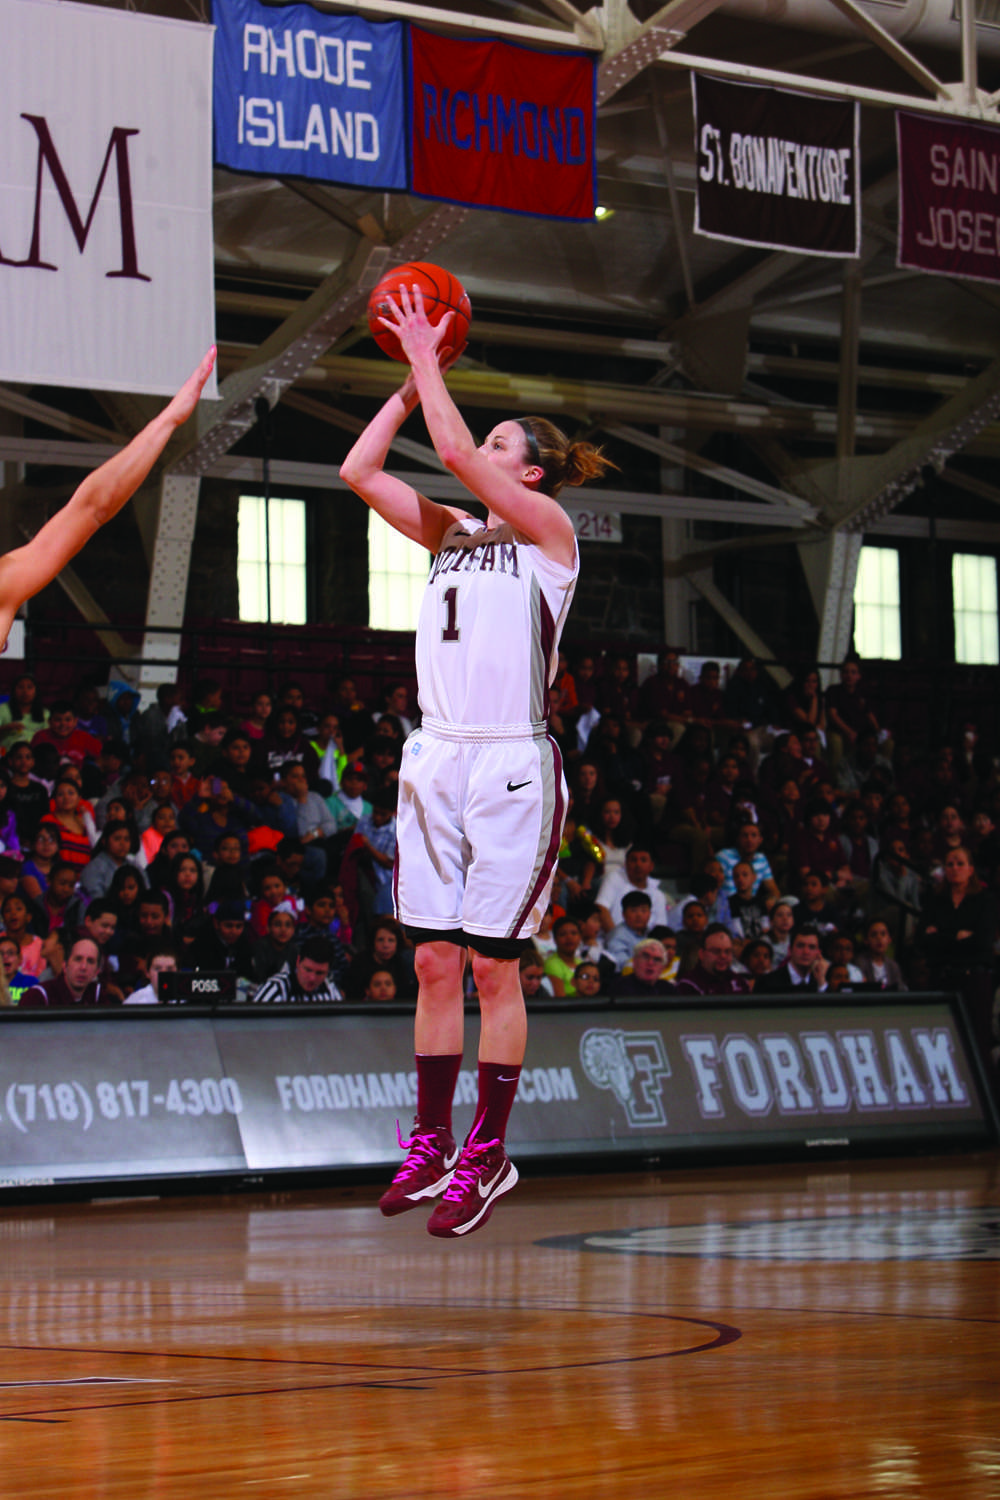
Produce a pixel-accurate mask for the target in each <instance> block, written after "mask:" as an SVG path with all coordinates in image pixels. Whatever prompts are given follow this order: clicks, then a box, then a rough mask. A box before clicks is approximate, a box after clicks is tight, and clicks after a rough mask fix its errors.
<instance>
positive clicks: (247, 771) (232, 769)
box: [205, 729, 260, 802]
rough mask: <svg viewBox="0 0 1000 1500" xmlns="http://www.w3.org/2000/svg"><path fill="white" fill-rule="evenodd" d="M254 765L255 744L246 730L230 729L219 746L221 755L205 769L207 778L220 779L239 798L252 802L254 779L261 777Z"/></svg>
mask: <svg viewBox="0 0 1000 1500" xmlns="http://www.w3.org/2000/svg"><path fill="white" fill-rule="evenodd" d="M259 774H260V773H259V771H258V770H257V767H256V766H255V765H254V764H253V744H252V741H251V739H250V736H249V735H248V734H247V732H246V730H244V729H229V730H227V731H226V735H225V738H224V739H223V741H222V744H221V745H220V746H219V754H218V755H217V756H216V758H215V759H214V760H212V761H210V762H209V764H208V765H207V766H206V767H205V777H206V778H213V777H218V778H219V780H221V781H224V782H226V784H227V785H228V786H229V787H231V788H232V790H233V792H234V793H235V795H236V796H237V797H243V798H245V799H246V801H248V802H249V801H250V799H251V794H252V791H253V782H254V777H255V776H257V775H259Z"/></svg>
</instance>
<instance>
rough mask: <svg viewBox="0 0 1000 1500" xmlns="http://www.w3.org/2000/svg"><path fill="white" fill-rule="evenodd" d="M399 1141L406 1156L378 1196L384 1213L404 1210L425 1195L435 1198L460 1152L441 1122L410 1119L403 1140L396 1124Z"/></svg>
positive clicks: (391, 1213)
mask: <svg viewBox="0 0 1000 1500" xmlns="http://www.w3.org/2000/svg"><path fill="white" fill-rule="evenodd" d="M396 1134H397V1136H398V1137H399V1144H400V1146H402V1148H403V1150H404V1151H406V1152H407V1157H406V1160H405V1161H404V1163H403V1165H402V1166H401V1167H400V1169H399V1171H398V1172H397V1173H396V1175H395V1177H394V1178H393V1179H392V1183H391V1185H390V1186H389V1187H388V1188H386V1190H385V1192H384V1193H383V1194H382V1196H381V1198H380V1199H379V1205H378V1206H379V1208H380V1209H381V1210H382V1212H383V1213H384V1214H386V1215H387V1216H390V1217H391V1215H393V1214H405V1213H406V1211H407V1209H409V1208H417V1207H418V1205H419V1204H421V1203H423V1202H424V1200H425V1199H427V1198H436V1197H437V1196H438V1194H439V1193H443V1192H444V1190H445V1188H447V1186H448V1184H449V1183H450V1182H451V1179H452V1177H453V1176H454V1173H455V1168H456V1166H457V1165H458V1160H459V1156H460V1155H461V1153H460V1151H459V1149H458V1147H457V1146H456V1144H455V1137H454V1136H453V1135H452V1133H451V1131H450V1130H446V1129H445V1127H444V1126H443V1125H421V1124H420V1122H419V1121H417V1120H415V1121H414V1122H413V1134H412V1135H411V1136H410V1139H409V1140H408V1141H404V1140H403V1136H402V1132H401V1131H400V1129H399V1126H398V1125H397V1126H396Z"/></svg>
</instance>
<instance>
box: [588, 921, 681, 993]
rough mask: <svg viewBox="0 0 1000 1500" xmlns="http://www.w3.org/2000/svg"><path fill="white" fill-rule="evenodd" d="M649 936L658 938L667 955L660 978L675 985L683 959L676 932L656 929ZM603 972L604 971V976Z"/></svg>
mask: <svg viewBox="0 0 1000 1500" xmlns="http://www.w3.org/2000/svg"><path fill="white" fill-rule="evenodd" d="M649 935H650V937H654V938H656V940H657V942H658V943H661V944H662V945H663V951H664V953H665V954H666V955H667V959H666V963H665V964H664V966H663V973H662V974H661V975H660V978H661V979H665V980H667V982H668V983H669V984H674V983H675V982H676V980H678V979H679V978H680V972H681V958H680V953H679V952H678V948H677V934H676V932H674V930H673V928H672V927H654V928H653V930H652V931H651V932H650V934H649ZM603 972H604V971H603V970H602V974H603ZM604 977H605V980H607V977H608V976H607V975H605V976H604Z"/></svg>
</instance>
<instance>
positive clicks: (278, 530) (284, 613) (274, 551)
mask: <svg viewBox="0 0 1000 1500" xmlns="http://www.w3.org/2000/svg"><path fill="white" fill-rule="evenodd" d="M267 512H268V517H269V522H270V524H269V527H268V531H269V533H270V554H271V556H270V562H271V569H270V572H271V599H270V615H269V614H268V597H267V572H268V570H267V547H266V546H265V534H264V513H265V506H264V497H263V495H241V496H240V505H239V514H238V532H237V563H236V574H237V584H238V587H239V601H240V619H241V620H267V619H268V618H270V619H271V620H272V621H273V622H275V623H277V624H283V625H304V624H305V623H306V502H305V501H304V500H274V499H272V500H270V501H269V502H268V505H267Z"/></svg>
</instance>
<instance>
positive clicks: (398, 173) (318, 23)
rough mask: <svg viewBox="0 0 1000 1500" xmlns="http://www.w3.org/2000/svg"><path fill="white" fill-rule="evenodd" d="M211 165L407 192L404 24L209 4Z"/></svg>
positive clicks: (236, 1)
mask: <svg viewBox="0 0 1000 1500" xmlns="http://www.w3.org/2000/svg"><path fill="white" fill-rule="evenodd" d="M212 19H213V20H214V22H215V24H216V27H217V32H216V38H215V97H214V120H215V161H216V162H217V164H218V165H219V166H223V167H233V168H234V169H235V170H237V171H240V172H254V173H257V174H259V175H260V176H264V177H311V178H315V179H316V180H318V181H320V182H337V183H343V184H345V185H346V186H349V187H363V188H378V189H381V190H387V189H393V188H396V189H402V188H405V187H406V129H405V122H404V97H405V87H404V75H403V25H402V22H400V21H381V22H372V21H363V20H362V19H361V18H360V17H359V16H353V15H343V16H335V15H329V14H326V13H325V12H322V11H318V10H314V9H313V8H312V6H310V5H284V6H273V5H267V6H266V5H260V4H258V3H257V0H215V4H214V5H213V9H212Z"/></svg>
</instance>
